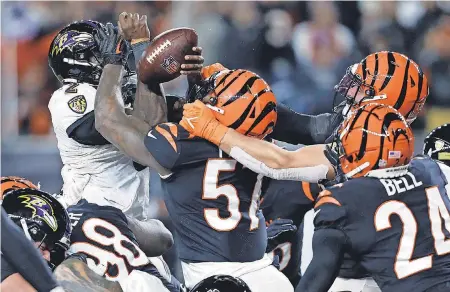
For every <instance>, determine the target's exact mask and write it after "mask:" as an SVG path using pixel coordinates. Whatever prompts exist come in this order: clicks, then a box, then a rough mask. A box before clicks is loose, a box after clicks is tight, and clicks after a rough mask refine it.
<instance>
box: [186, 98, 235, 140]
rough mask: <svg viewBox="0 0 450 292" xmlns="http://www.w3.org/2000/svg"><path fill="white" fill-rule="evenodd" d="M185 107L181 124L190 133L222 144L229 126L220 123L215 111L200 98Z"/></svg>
mask: <svg viewBox="0 0 450 292" xmlns="http://www.w3.org/2000/svg"><path fill="white" fill-rule="evenodd" d="M183 108H184V111H183V119H182V120H181V122H180V125H181V126H182V127H184V128H185V129H186V130H187V131H189V133H191V134H193V135H195V136H198V137H201V138H204V139H206V140H208V141H210V142H212V143H214V144H216V145H220V142H221V141H222V138H223V136H225V134H226V132H227V131H228V128H227V127H225V126H224V125H222V124H221V123H219V121H218V120H217V119H216V117H215V116H214V112H213V111H212V110H211V109H209V108H208V107H207V106H206V105H205V104H204V103H203V102H201V101H200V100H196V101H195V102H194V103H188V104H185V105H184V106H183Z"/></svg>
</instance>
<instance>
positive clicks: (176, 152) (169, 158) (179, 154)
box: [144, 123, 219, 170]
mask: <svg viewBox="0 0 450 292" xmlns="http://www.w3.org/2000/svg"><path fill="white" fill-rule="evenodd" d="M144 143H145V146H146V147H147V149H148V151H150V153H151V154H152V156H153V157H154V158H155V159H156V160H157V161H158V163H159V164H161V166H163V167H164V168H167V169H170V170H173V169H174V168H176V167H179V166H183V165H188V164H192V163H199V162H201V161H205V160H207V159H208V158H209V157H212V156H214V154H217V153H218V151H219V150H218V148H217V146H215V145H214V144H212V143H209V142H207V141H206V140H204V139H201V138H198V137H195V136H193V135H191V134H190V133H189V132H188V131H187V130H186V129H184V128H183V127H182V126H180V125H179V124H173V123H164V124H160V125H157V126H156V127H153V128H152V129H151V130H150V132H149V133H148V134H147V137H145V140H144Z"/></svg>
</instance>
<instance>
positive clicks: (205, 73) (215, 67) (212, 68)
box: [202, 63, 228, 79]
mask: <svg viewBox="0 0 450 292" xmlns="http://www.w3.org/2000/svg"><path fill="white" fill-rule="evenodd" d="M223 70H228V69H227V68H225V67H224V66H223V65H222V64H220V63H214V64H212V65H209V66H206V67H203V68H202V78H203V79H206V78H209V77H211V75H213V74H214V73H216V72H219V71H223Z"/></svg>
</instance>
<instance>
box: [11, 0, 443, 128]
mask: <svg viewBox="0 0 450 292" xmlns="http://www.w3.org/2000/svg"><path fill="white" fill-rule="evenodd" d="M2 6H3V12H2V19H4V20H5V22H4V23H10V24H8V25H6V26H3V28H2V38H3V40H4V41H3V43H2V51H3V50H4V48H6V47H7V46H8V44H9V43H10V42H11V41H12V40H15V41H17V56H20V57H19V58H17V72H18V84H19V86H18V91H19V93H18V96H19V113H18V118H19V121H18V123H19V129H20V134H33V135H47V134H51V133H52V130H51V123H50V114H49V112H48V109H47V104H48V100H49V98H50V95H51V92H53V90H54V89H55V88H56V86H57V80H56V79H55V78H53V76H52V75H51V71H50V69H49V68H48V66H47V62H46V58H47V48H48V45H49V42H50V40H51V39H52V37H53V36H54V34H55V32H56V31H57V30H58V29H59V28H61V27H62V26H63V25H64V24H65V23H67V22H70V21H73V20H76V19H81V18H85V19H86V18H90V19H96V20H98V21H101V22H106V21H111V20H114V21H115V18H116V15H118V13H117V12H118V11H122V10H125V9H126V10H128V11H145V12H146V13H147V14H148V15H149V23H150V26H151V30H152V35H153V36H155V35H157V34H159V33H160V32H162V31H164V30H166V29H169V28H171V27H177V26H190V27H193V28H195V29H196V30H197V31H198V33H199V36H200V45H202V46H203V48H204V56H205V59H206V64H208V63H214V62H217V61H219V62H221V63H223V64H224V65H225V66H227V67H229V68H238V67H239V68H248V69H250V70H254V71H255V72H257V73H259V74H260V75H261V76H262V77H263V78H265V79H266V80H268V81H269V82H270V84H271V85H272V87H273V90H274V92H275V93H276V95H277V99H278V100H279V101H280V102H283V103H285V104H287V105H289V106H290V107H292V108H293V109H294V110H296V111H299V112H302V113H310V114H315V113H321V112H328V111H330V109H331V106H332V104H333V92H332V89H333V86H334V85H335V84H336V83H337V82H338V81H339V79H340V77H341V76H342V74H343V72H344V71H345V69H346V67H347V66H348V65H349V64H351V63H352V62H357V61H359V60H360V59H361V57H362V56H364V55H367V54H369V53H371V52H374V51H379V50H384V49H389V50H394V51H398V52H403V53H405V54H407V55H408V56H411V57H412V58H413V59H414V60H418V63H419V64H420V65H421V66H422V67H423V68H425V70H426V71H427V74H428V75H429V76H430V80H431V88H432V90H431V93H430V97H429V101H428V107H429V108H432V109H431V110H432V112H433V113H435V114H432V115H431V114H430V115H427V116H428V117H427V119H428V120H429V123H430V125H428V126H427V128H432V127H433V126H435V125H436V124H440V123H442V121H441V120H440V118H439V117H440V116H442V112H443V111H444V112H446V108H449V107H450V97H449V95H448V91H447V90H446V88H448V87H449V86H450V79H448V78H446V76H449V74H450V72H449V70H450V69H449V62H450V46H448V43H449V42H450V15H449V13H450V5H449V4H448V3H445V2H435V1H423V2H364V1H361V2H339V3H337V2H310V3H309V2H283V1H261V2H202V3H199V2H194V3H192V2H173V3H172V2H166V1H163V2H160V1H156V2H107V1H95V2H57V3H54V2H30V3H26V4H25V3H21V2H7V3H2ZM186 11H189V13H186ZM19 25H20V29H17V27H19ZM31 48H33V52H34V54H29V53H27V52H29V51H30V50H31ZM168 90H170V91H174V92H176V93H181V94H182V93H184V91H185V84H184V83H183V81H182V80H180V81H178V82H173V83H172V84H171V85H170V86H169V88H168ZM415 127H416V128H418V127H419V128H422V129H423V128H424V127H425V119H423V120H422V123H415Z"/></svg>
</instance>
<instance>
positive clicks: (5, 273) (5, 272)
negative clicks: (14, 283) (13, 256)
mask: <svg viewBox="0 0 450 292" xmlns="http://www.w3.org/2000/svg"><path fill="white" fill-rule="evenodd" d="M0 259H1V266H0V270H1V273H0V275H1V277H2V282H3V280H5V279H6V278H8V277H9V276H11V275H12V274H15V273H17V271H16V269H14V267H13V266H12V265H11V264H10V263H9V262H8V261H7V260H6V259H5V257H4V256H3V254H1V255H0Z"/></svg>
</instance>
